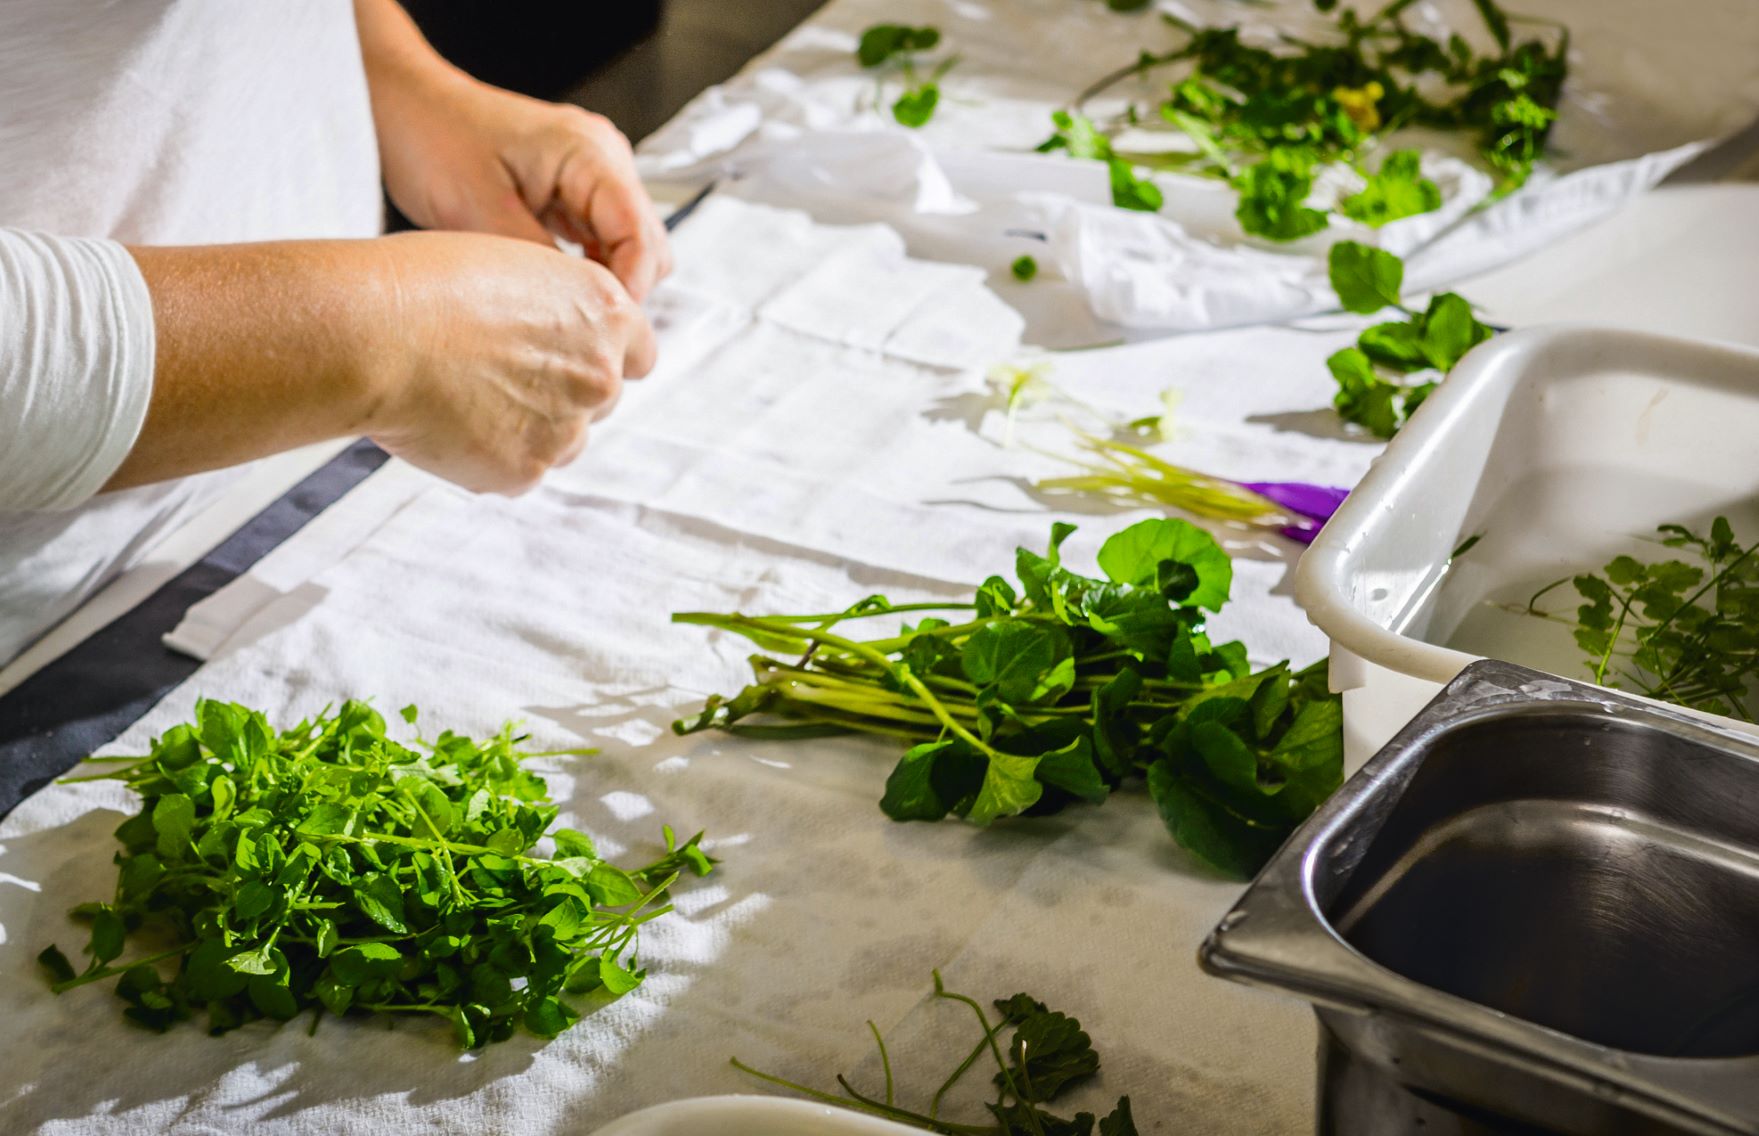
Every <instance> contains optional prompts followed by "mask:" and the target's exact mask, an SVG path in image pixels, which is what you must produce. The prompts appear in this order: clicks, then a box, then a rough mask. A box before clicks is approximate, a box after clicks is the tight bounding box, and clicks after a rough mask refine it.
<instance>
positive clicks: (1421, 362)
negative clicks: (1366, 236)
mask: <svg viewBox="0 0 1759 1136" xmlns="http://www.w3.org/2000/svg"><path fill="white" fill-rule="evenodd" d="M1330 270H1331V286H1332V289H1333V290H1334V291H1336V292H1337V294H1338V299H1339V300H1340V301H1341V302H1342V303H1343V306H1344V307H1345V309H1347V310H1349V311H1352V312H1358V313H1360V314H1362V315H1372V314H1373V313H1375V312H1378V311H1381V310H1382V309H1384V308H1396V309H1397V310H1398V311H1400V312H1402V313H1404V315H1405V318H1404V319H1402V320H1392V321H1390V322H1387V323H1377V324H1375V325H1374V326H1373V327H1370V328H1368V329H1367V330H1366V331H1364V332H1363V333H1362V334H1361V335H1360V336H1358V337H1357V339H1356V346H1354V347H1346V348H1344V349H1343V350H1341V351H1338V352H1336V353H1334V354H1333V355H1332V356H1331V357H1330V358H1329V359H1327V360H1326V361H1325V365H1326V367H1328V368H1329V369H1330V370H1331V374H1332V378H1334V379H1336V380H1337V384H1338V393H1337V395H1336V396H1335V397H1334V398H1333V399H1332V404H1333V405H1334V406H1336V407H1337V410H1338V414H1339V415H1341V416H1342V417H1343V418H1344V420H1345V421H1347V422H1354V423H1357V424H1358V425H1360V426H1364V427H1366V428H1367V429H1368V430H1369V431H1370V432H1371V433H1373V434H1374V435H1375V436H1377V437H1381V438H1390V437H1392V436H1393V435H1394V434H1396V433H1398V431H1399V427H1400V426H1402V425H1404V423H1405V420H1406V419H1408V418H1410V417H1411V415H1412V414H1413V413H1415V412H1416V410H1417V408H1418V407H1419V406H1421V405H1422V404H1423V400H1424V399H1426V398H1428V397H1429V394H1430V392H1431V391H1433V390H1434V389H1435V384H1436V383H1437V382H1438V381H1439V380H1440V378H1441V376H1442V375H1445V374H1446V373H1447V372H1448V371H1450V370H1452V369H1453V366H1454V364H1455V363H1458V362H1459V361H1460V358H1461V357H1462V356H1464V355H1465V354H1466V352H1468V351H1470V350H1472V348H1474V347H1476V346H1478V345H1479V344H1480V343H1483V342H1484V341H1485V340H1486V339H1489V338H1490V337H1491V335H1492V334H1494V330H1493V329H1492V328H1491V327H1489V326H1488V325H1486V324H1483V323H1480V322H1479V321H1478V318H1477V317H1476V316H1474V315H1473V314H1472V305H1471V304H1470V303H1469V302H1467V301H1466V299H1465V298H1464V297H1462V296H1459V295H1457V294H1456V293H1453V292H1443V293H1441V294H1440V295H1437V296H1434V297H1431V299H1430V301H1429V306H1428V307H1427V308H1425V309H1424V310H1423V311H1421V312H1417V311H1413V310H1411V309H1410V308H1407V307H1405V306H1404V304H1403V302H1401V300H1400V299H1399V286H1400V285H1401V284H1402V283H1403V282H1404V277H1405V266H1404V263H1403V262H1402V261H1400V260H1399V258H1398V257H1396V256H1394V255H1393V254H1392V253H1390V252H1385V251H1383V250H1381V249H1377V248H1370V247H1369V246H1368V245H1363V244H1358V243H1356V242H1355V241H1340V242H1339V243H1337V244H1335V245H1333V246H1332V249H1331V261H1330Z"/></svg>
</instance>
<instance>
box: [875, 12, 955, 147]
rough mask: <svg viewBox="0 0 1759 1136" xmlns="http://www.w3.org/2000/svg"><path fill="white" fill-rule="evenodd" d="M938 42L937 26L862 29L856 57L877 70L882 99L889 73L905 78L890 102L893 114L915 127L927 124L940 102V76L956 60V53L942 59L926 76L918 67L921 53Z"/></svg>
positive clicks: (877, 25) (900, 120)
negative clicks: (901, 91)
mask: <svg viewBox="0 0 1759 1136" xmlns="http://www.w3.org/2000/svg"><path fill="white" fill-rule="evenodd" d="M940 42H941V32H940V29H939V28H934V27H911V26H909V25H907V24H875V25H874V26H872V27H870V28H868V29H867V30H866V31H864V32H862V33H861V40H860V42H859V43H858V44H857V45H856V48H855V58H856V59H857V60H858V61H859V62H860V63H861V65H862V66H863V67H865V68H867V69H868V70H869V71H874V72H877V73H878V75H879V83H880V88H879V89H880V91H881V92H882V93H881V96H880V101H884V96H883V92H884V89H885V76H886V75H887V74H888V73H892V72H895V73H896V74H897V75H898V76H899V77H900V78H902V79H903V81H904V91H903V93H902V94H900V95H899V96H898V97H897V99H896V100H894V101H893V103H892V117H893V118H894V119H896V120H897V122H898V123H899V125H901V126H908V127H911V128H913V129H914V128H916V127H919V126H923V125H925V124H927V122H928V120H929V119H931V118H933V117H934V112H935V108H936V107H937V106H939V105H940V101H941V79H942V78H944V77H945V76H946V73H947V72H948V71H950V70H951V69H952V67H953V64H954V63H956V62H958V57H957V56H948V57H947V58H946V59H943V60H941V61H940V62H939V63H937V64H935V65H934V66H933V68H932V69H931V70H929V72H928V73H927V75H926V76H925V75H923V74H922V73H921V72H919V71H918V70H917V67H918V65H919V64H920V63H921V62H922V59H921V57H922V55H923V53H924V52H929V51H933V50H934V49H935V48H936V47H937V46H939V44H940Z"/></svg>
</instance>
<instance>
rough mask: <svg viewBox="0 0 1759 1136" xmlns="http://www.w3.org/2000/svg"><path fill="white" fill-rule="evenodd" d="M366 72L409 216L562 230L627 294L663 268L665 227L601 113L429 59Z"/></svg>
mask: <svg viewBox="0 0 1759 1136" xmlns="http://www.w3.org/2000/svg"><path fill="white" fill-rule="evenodd" d="M412 54H413V53H412ZM370 76H371V80H372V93H373V116H374V119H375V122H376V124H377V127H378V133H379V155H380V160H381V162H382V164H383V167H384V178H385V188H386V190H387V191H388V192H389V193H390V195H391V200H392V201H393V202H394V203H396V206H397V208H398V209H400V210H402V211H403V214H404V216H406V217H408V218H409V219H410V220H411V221H413V222H415V223H416V224H417V225H420V226H421V227H423V228H426V229H462V230H468V231H472V232H481V233H498V234H500V235H501V236H507V237H519V238H521V239H524V240H530V241H536V242H538V243H540V244H553V243H554V240H553V238H554V237H555V236H560V237H562V238H564V239H566V240H569V241H573V242H574V243H576V244H579V245H581V246H583V247H584V248H585V249H586V253H587V255H588V256H589V257H591V258H592V259H594V260H597V261H599V262H600V263H602V264H604V265H605V266H606V267H608V268H609V269H610V270H611V271H612V272H613V273H615V274H616V277H617V279H618V280H620V281H622V283H623V286H624V287H625V288H627V289H628V290H629V293H630V294H631V295H632V296H634V297H635V299H636V300H637V301H640V300H643V299H646V297H647V294H648V292H649V291H650V290H651V289H652V288H653V286H654V284H655V283H656V282H657V281H658V280H659V279H660V278H661V277H662V276H664V275H665V274H666V273H667V272H669V271H671V267H672V254H671V250H670V249H669V248H668V246H667V242H666V230H665V226H664V225H662V224H661V223H660V218H659V215H658V214H657V213H656V212H655V211H654V206H653V202H652V200H651V199H650V198H649V197H648V195H647V191H646V190H645V189H643V188H642V185H641V181H640V179H639V178H638V177H637V176H636V173H635V159H634V154H633V152H632V151H631V150H630V148H629V141H628V139H626V138H624V137H623V135H622V134H621V133H620V132H619V131H618V130H617V128H616V127H614V126H612V125H611V124H610V122H609V121H608V120H607V119H605V118H603V117H601V116H599V115H596V114H592V113H590V112H588V111H585V110H582V109H580V108H579V107H575V106H563V105H557V104H554V103H545V102H540V101H538V100H536V99H530V98H526V97H525V96H523V95H516V94H513V93H512V92H510V91H503V90H500V89H499V88H496V87H491V86H488V85H487V84H484V83H480V82H478V81H476V80H475V79H472V78H470V77H469V76H468V75H465V74H464V73H463V72H460V71H457V70H456V69H453V68H451V67H450V66H447V65H445V64H443V63H441V62H440V61H439V59H438V57H433V59H432V60H431V61H422V60H419V59H417V60H415V61H409V60H408V59H407V58H406V59H405V60H404V61H403V62H402V63H400V65H397V66H391V65H384V66H380V67H377V68H374V69H373V70H372V71H371V73H370Z"/></svg>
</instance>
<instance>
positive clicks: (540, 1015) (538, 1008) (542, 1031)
mask: <svg viewBox="0 0 1759 1136" xmlns="http://www.w3.org/2000/svg"><path fill="white" fill-rule="evenodd" d="M579 1017H580V1015H579V1014H578V1013H577V1012H576V1011H575V1010H574V1008H573V1007H572V1006H570V1005H568V1004H567V1003H566V1002H564V1001H562V1000H561V999H560V998H545V999H543V1000H542V1001H540V1002H537V1003H536V1004H535V1005H533V1006H532V1007H531V1008H529V1009H528V1010H526V1011H525V1019H524V1021H525V1028H526V1029H528V1030H530V1031H531V1032H532V1033H535V1034H536V1035H538V1036H539V1037H545V1038H549V1037H555V1036H557V1035H558V1034H560V1033H561V1032H562V1031H563V1030H565V1029H567V1028H568V1027H569V1026H571V1025H573V1024H574V1023H575V1021H576V1020H578V1019H579Z"/></svg>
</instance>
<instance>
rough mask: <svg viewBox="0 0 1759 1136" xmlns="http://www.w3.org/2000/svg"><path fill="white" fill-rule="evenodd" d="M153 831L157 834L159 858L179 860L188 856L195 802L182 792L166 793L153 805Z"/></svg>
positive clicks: (193, 823)
mask: <svg viewBox="0 0 1759 1136" xmlns="http://www.w3.org/2000/svg"><path fill="white" fill-rule="evenodd" d="M153 831H154V832H155V833H157V834H158V849H159V858H160V859H161V860H170V861H181V860H184V859H186V858H187V857H188V855H189V853H190V851H191V849H190V843H189V842H190V837H191V836H192V835H194V833H195V802H194V801H192V800H190V799H189V797H188V796H187V795H186V794H183V793H167V794H165V795H164V796H162V797H160V798H159V800H158V803H157V804H155V805H154V806H153Z"/></svg>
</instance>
